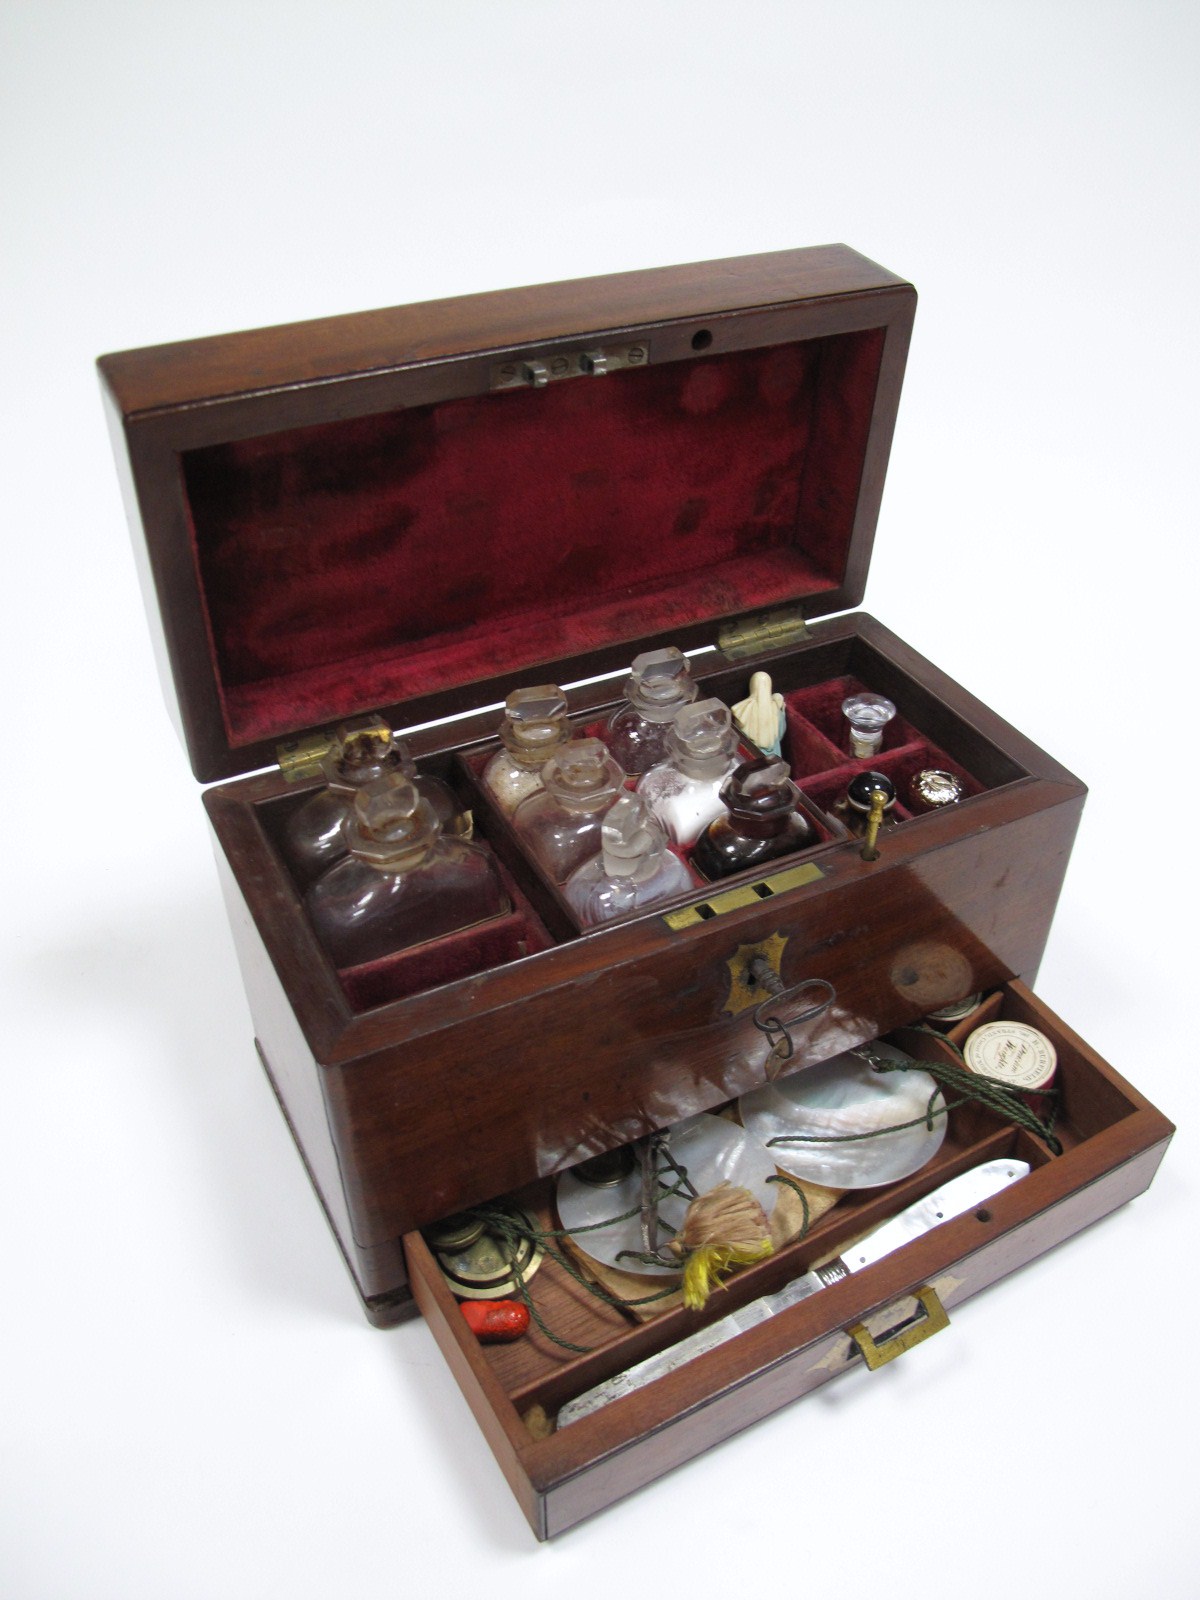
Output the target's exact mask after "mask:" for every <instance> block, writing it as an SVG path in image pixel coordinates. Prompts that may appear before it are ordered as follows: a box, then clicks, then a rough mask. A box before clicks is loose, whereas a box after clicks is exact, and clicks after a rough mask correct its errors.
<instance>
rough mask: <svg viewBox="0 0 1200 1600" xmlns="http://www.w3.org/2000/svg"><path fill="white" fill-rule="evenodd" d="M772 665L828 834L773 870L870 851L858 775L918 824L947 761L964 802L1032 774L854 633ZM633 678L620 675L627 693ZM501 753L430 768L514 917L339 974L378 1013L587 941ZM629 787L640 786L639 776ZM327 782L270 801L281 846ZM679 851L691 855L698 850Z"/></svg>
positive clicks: (741, 689)
mask: <svg viewBox="0 0 1200 1600" xmlns="http://www.w3.org/2000/svg"><path fill="white" fill-rule="evenodd" d="M703 662H704V658H703V656H701V657H700V658H698V660H697V661H696V662H695V663H694V670H695V671H696V672H697V673H698V674H701V675H700V677H699V681H700V685H701V693H702V694H704V695H715V696H716V697H717V698H719V699H722V700H724V701H725V702H726V704H730V705H733V704H736V703H737V702H738V701H739V700H742V699H744V698H745V697H746V695H747V694H748V692H749V678H750V673H751V671H752V670H753V668H752V667H751V666H740V667H736V668H725V669H723V670H721V671H720V672H715V673H711V674H703V673H702V669H703ZM772 668H773V671H774V674H775V683H776V686H777V688H778V690H779V692H780V693H781V694H782V695H783V699H784V706H785V711H786V719H787V725H786V730H785V732H784V736H783V755H784V757H785V759H786V760H787V761H788V762H789V764H790V766H791V768H792V774H793V777H794V779H795V781H796V783H797V784H798V785H799V787H800V790H801V802H800V807H801V809H802V810H803V811H804V813H805V815H806V816H807V817H808V818H809V820H810V821H811V822H812V824H813V828H814V831H815V834H816V842H815V843H814V844H812V845H810V846H809V847H808V849H807V850H805V851H800V852H796V853H795V854H793V855H788V856H780V857H777V858H776V859H775V860H773V861H772V862H771V863H770V867H771V870H772V871H777V870H780V869H781V868H782V867H785V866H787V865H788V864H790V863H792V862H795V861H797V860H802V859H804V858H806V857H808V856H811V855H814V854H816V853H818V852H821V851H824V850H826V849H830V848H833V847H835V846H837V845H839V844H842V845H844V847H845V848H858V844H857V841H853V840H851V841H849V842H847V834H846V830H845V828H844V827H843V826H842V824H841V822H840V821H839V820H838V817H837V816H836V814H831V808H832V807H834V806H835V804H836V802H837V801H838V799H839V798H840V797H841V796H843V795H844V794H845V791H846V788H847V785H848V784H849V782H850V780H851V779H852V778H853V777H854V776H855V774H856V773H858V772H861V771H867V770H877V771H880V772H883V773H885V774H886V775H887V776H888V777H890V778H891V779H892V780H893V782H894V783H895V785H896V791H897V796H898V798H897V801H896V805H895V807H894V809H893V811H892V813H891V815H892V817H893V818H894V820H895V822H896V823H898V824H903V825H904V826H906V827H909V826H920V825H921V823H922V820H923V818H922V816H921V814H920V813H918V812H916V811H915V808H914V807H913V804H912V802H911V800H910V801H909V803H908V804H905V800H906V798H907V796H908V785H909V784H910V782H911V780H912V778H913V776H914V775H915V774H916V773H917V772H919V771H921V770H922V769H923V768H926V767H937V768H940V769H942V770H946V771H950V772H953V773H954V774H955V775H956V776H957V777H958V778H959V779H960V780H961V782H962V784H963V788H964V799H963V801H961V802H959V804H966V803H968V802H969V800H970V799H971V798H972V797H975V796H978V795H982V794H985V793H987V792H989V791H991V790H993V789H996V788H999V787H1002V786H1003V785H1005V784H1007V783H1012V782H1015V781H1017V780H1018V779H1019V778H1021V777H1023V776H1024V775H1025V771H1024V769H1023V768H1022V767H1021V766H1019V765H1018V764H1017V763H1016V762H1015V761H1014V760H1013V759H1012V758H1011V757H1009V756H1008V755H1007V754H1006V753H1005V752H1004V751H1002V750H1000V749H999V748H998V747H997V746H996V745H994V744H993V743H991V742H990V741H989V740H986V739H985V738H983V736H982V735H980V734H979V733H978V732H977V730H975V729H973V728H972V727H971V726H970V725H969V724H968V723H966V722H965V721H964V720H963V719H962V718H961V717H959V716H957V715H955V714H954V713H952V712H950V711H949V710H948V709H947V707H946V706H945V705H944V703H943V702H942V701H941V700H939V699H938V697H937V696H936V695H935V694H933V693H931V692H930V691H929V690H928V689H926V688H925V687H924V686H923V685H921V684H920V683H918V682H917V680H916V679H915V678H913V677H912V676H911V675H909V674H907V673H904V672H902V671H901V670H900V669H898V668H897V667H896V666H895V665H894V663H892V662H891V661H889V660H888V659H887V658H886V657H885V656H884V655H882V654H881V653H880V652H878V651H876V650H874V649H872V648H870V647H869V646H867V645H866V644H865V643H864V642H863V641H862V640H861V639H858V638H851V639H844V640H839V641H835V642H833V643H831V644H819V645H814V646H811V647H808V648H805V649H801V650H797V651H796V652H795V653H794V654H792V655H790V656H788V657H787V658H785V659H783V660H779V661H775V662H773V663H772ZM621 681H622V680H621V679H616V680H614V690H615V691H617V692H619V686H620V684H621ZM859 688H869V689H872V690H875V691H876V692H878V693H884V694H887V695H888V696H889V697H890V698H891V699H892V700H893V701H894V702H895V704H896V706H897V715H896V716H895V718H894V719H893V720H892V721H891V722H890V723H888V725H887V727H886V729H885V730H884V740H883V748H882V750H881V751H880V752H879V754H877V755H876V756H874V757H870V758H866V759H856V758H854V757H853V756H851V754H850V751H849V742H848V730H847V726H846V719H845V717H844V716H843V715H842V711H841V706H842V701H843V700H844V699H845V698H846V696H847V695H848V694H850V693H851V692H853V691H854V690H856V689H859ZM618 704H620V701H619V700H618V699H615V698H614V700H613V701H611V702H610V703H609V705H608V706H605V707H602V708H600V709H599V710H598V711H596V710H594V711H592V712H589V713H588V714H587V715H586V716H582V717H579V718H577V719H576V724H577V727H578V731H579V732H580V733H582V734H586V735H589V736H595V737H599V736H601V734H602V732H603V729H604V726H605V723H606V721H607V717H608V715H609V713H610V711H611V710H613V709H615V708H616V706H617V705H618ZM498 722H499V717H497V723H498ZM498 748H499V742H498V740H497V739H488V740H484V741H482V742H479V743H476V744H473V745H471V746H468V747H467V748H465V749H463V750H462V751H460V752H458V753H457V754H452V753H443V754H441V755H436V756H432V757H429V758H427V759H425V760H424V761H423V762H421V763H420V764H419V765H420V767H421V769H422V770H425V771H430V772H434V773H436V774H437V776H439V777H441V778H442V779H443V780H445V781H446V782H448V783H449V784H450V785H451V787H452V788H453V789H454V790H455V791H456V792H457V794H458V796H459V798H460V800H461V801H462V803H463V804H464V806H465V807H467V808H468V809H469V810H470V811H471V812H472V814H473V817H474V826H475V832H474V837H475V840H476V842H477V843H479V844H481V845H482V846H483V847H484V848H485V849H487V850H489V851H491V852H492V853H493V854H494V855H495V856H496V857H497V859H498V863H499V866H500V869H501V873H502V876H503V877H504V880H505V885H506V888H507V890H508V895H509V899H510V901H511V902H512V907H513V909H512V912H511V913H510V914H509V915H508V916H505V917H500V918H494V919H492V920H491V921H490V922H485V923H480V924H477V925H476V926H475V927H473V928H468V929H464V930H463V931H462V932H460V933H455V934H452V935H449V936H447V937H445V938H442V939H438V940H435V941H431V942H430V943H428V944H424V945H419V946H416V947H414V948H412V949H409V950H404V951H400V952H398V953H396V954H394V955H390V956H386V957H384V958H382V959H381V960H378V961H374V962H371V963H369V964H368V965H365V966H360V967H354V968H347V969H344V970H342V971H339V974H338V976H339V980H340V982H341V984H342V987H343V990H344V992H345V994H346V996H347V998H348V999H349V1001H350V1004H351V1005H352V1006H353V1007H354V1008H355V1010H358V1011H366V1010H370V1009H371V1008H372V1007H375V1006H380V1005H385V1004H387V1003H389V1002H391V1001H394V1000H399V999H403V998H405V997H406V996H408V995H412V994H417V993H420V992H423V991H426V990H429V989H433V988H436V987H439V986H440V985H443V984H447V983H453V982H455V981H457V980H458V979H461V978H466V977H469V976H472V975H474V974H477V973H480V972H484V971H487V970H489V969H491V968H494V967H498V966H502V965H505V964H507V963H509V962H512V961H517V960H520V959H522V958H524V957H526V956H532V955H536V954H537V953H538V952H539V951H541V950H545V949H547V948H548V947H549V946H550V945H552V944H554V943H556V942H559V941H561V940H564V939H571V938H575V937H577V936H578V934H579V933H580V932H581V931H582V930H581V927H580V924H579V921H578V919H577V917H576V916H575V913H574V912H573V911H572V910H571V908H570V907H569V906H568V905H567V903H566V901H565V899H564V898H563V895H562V891H561V889H560V887H559V886H558V885H556V884H554V883H552V882H551V881H550V880H549V878H548V877H547V876H546V874H545V873H543V871H542V870H541V868H540V867H539V865H538V864H537V863H536V862H535V861H534V860H533V859H532V858H531V857H530V856H529V855H528V854H527V853H526V851H525V850H524V848H523V846H522V843H521V839H520V835H519V834H518V833H517V831H516V830H515V829H514V828H513V826H512V822H511V819H510V818H509V817H508V816H507V815H505V814H504V813H503V812H502V811H501V810H500V809H499V808H498V807H497V806H495V805H494V804H493V803H492V801H491V799H490V797H489V795H488V793H487V791H486V789H485V788H484V786H483V784H482V781H481V777H482V772H483V769H484V767H485V766H486V765H487V762H488V761H489V760H490V758H491V756H492V755H493V754H494V753H495V751H496V750H497V749H498ZM742 748H743V752H744V754H746V755H750V754H751V753H752V751H753V747H752V746H751V745H750V744H749V743H748V742H743V747H742ZM628 782H629V786H630V787H633V785H634V784H635V783H636V779H630V780H628ZM317 788H319V784H312V785H307V786H305V787H303V788H298V789H297V790H296V791H295V792H293V793H290V794H288V795H285V796H283V797H281V798H279V799H277V800H272V801H270V802H267V803H265V804H263V805H262V806H261V807H260V812H261V816H262V821H263V823H264V826H265V828H266V831H267V834H268V836H269V837H271V838H272V839H274V840H275V841H276V843H277V842H278V840H279V838H280V837H281V830H282V827H283V824H284V820H285V818H286V817H287V815H288V814H289V812H290V811H291V810H292V809H294V808H295V807H298V806H300V805H302V804H303V803H304V802H305V800H307V799H308V798H309V796H310V795H311V794H313V793H314V792H316V789H317ZM676 853H677V854H679V855H680V856H681V857H682V858H683V859H684V860H685V861H690V855H691V851H690V850H689V849H686V848H685V849H681V850H678V851H677V852H676ZM690 870H691V871H692V877H693V879H694V884H695V891H696V893H697V894H699V893H700V892H701V891H703V890H711V888H712V885H710V884H709V883H708V882H707V881H706V880H705V879H704V878H703V877H702V876H701V875H700V874H699V873H698V872H697V871H695V870H694V869H691V868H690ZM759 875H760V876H761V875H762V869H759ZM754 876H755V874H754V873H753V872H751V873H749V874H741V875H739V876H734V877H730V878H727V879H722V880H721V887H725V886H727V885H733V884H736V883H738V882H740V881H742V879H743V878H748V877H749V878H752V877H754ZM689 898H691V897H690V896H688V895H680V896H677V897H675V898H674V899H673V900H671V901H669V902H663V906H664V907H666V908H667V909H669V908H670V907H671V906H672V905H680V904H686V903H687V902H688V900H689ZM660 909H661V908H660V907H657V906H656V907H654V908H653V910H651V911H647V912H644V913H641V914H642V915H653V914H655V913H657V912H658V911H659V910H660Z"/></svg>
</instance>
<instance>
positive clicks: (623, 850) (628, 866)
mask: <svg viewBox="0 0 1200 1600" xmlns="http://www.w3.org/2000/svg"><path fill="white" fill-rule="evenodd" d="M692 887H693V883H692V877H691V874H690V873H689V872H688V869H687V868H686V867H685V866H684V864H683V862H682V861H681V860H680V859H679V857H678V856H676V855H672V854H671V852H670V850H668V849H667V836H666V833H665V832H664V830H663V826H662V824H661V823H660V822H659V820H658V818H657V817H656V816H655V815H654V813H653V812H652V811H651V810H650V809H649V807H648V806H647V805H646V802H645V801H644V800H643V799H641V797H640V796H639V795H636V794H623V795H622V796H621V798H620V799H619V800H617V801H615V802H614V803H613V805H612V807H611V808H610V810H609V811H608V813H607V815H606V816H605V818H604V824H603V827H602V829H601V850H600V854H599V855H598V856H595V857H593V859H592V860H591V861H585V862H584V864H583V866H581V867H577V868H576V869H575V871H574V872H573V873H572V874H571V876H570V877H569V878H568V879H567V886H566V889H565V890H564V893H565V895H566V899H567V903H568V905H570V906H571V907H572V908H573V910H574V911H575V912H576V914H577V915H578V917H579V920H580V921H581V922H582V923H583V925H584V927H585V928H587V927H593V926H594V925H595V924H596V923H599V922H608V921H610V920H611V919H612V918H613V917H624V916H628V915H629V914H630V913H631V912H633V911H641V910H642V909H643V908H644V907H645V906H652V905H657V904H658V903H659V901H660V900H668V899H670V898H671V896H672V895H677V894H683V893H685V892H686V891H687V890H688V889H691V888H692Z"/></svg>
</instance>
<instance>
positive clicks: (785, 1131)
mask: <svg viewBox="0 0 1200 1600" xmlns="http://www.w3.org/2000/svg"><path fill="white" fill-rule="evenodd" d="M871 1048H872V1050H873V1052H874V1053H876V1054H878V1055H881V1056H884V1057H886V1058H887V1059H888V1060H889V1061H898V1062H903V1061H909V1060H911V1057H909V1056H906V1055H905V1054H904V1052H903V1051H902V1050H897V1049H896V1048H895V1046H894V1045H889V1044H880V1043H878V1042H877V1043H875V1044H874V1045H872V1047H871ZM936 1091H937V1085H936V1084H935V1083H934V1081H933V1079H932V1078H931V1077H930V1076H929V1074H928V1073H927V1072H922V1071H921V1070H920V1068H917V1067H913V1068H911V1069H910V1070H909V1071H907V1072H876V1071H875V1070H874V1069H873V1068H872V1067H871V1066H869V1065H868V1063H867V1062H866V1061H864V1060H863V1059H862V1057H861V1056H856V1055H855V1054H854V1053H853V1052H851V1051H847V1052H846V1053H845V1054H844V1055H839V1056H833V1057H832V1058H831V1059H830V1060H829V1061H822V1062H821V1063H820V1064H819V1065H818V1066H815V1067H806V1068H805V1069H804V1070H803V1071H802V1072H797V1073H794V1074H793V1075H792V1076H791V1077H790V1078H780V1079H778V1080H777V1081H776V1082H775V1083H768V1084H765V1085H764V1086H763V1087H762V1088H761V1089H755V1090H753V1092H752V1093H750V1094H744V1095H743V1096H742V1098H741V1099H740V1100H739V1101H738V1113H739V1115H740V1116H741V1119H742V1122H743V1124H744V1125H745V1127H746V1130H747V1132H749V1133H752V1134H753V1135H754V1136H755V1138H756V1139H758V1140H760V1141H761V1143H762V1144H764V1145H765V1146H766V1147H767V1149H768V1151H769V1153H770V1154H771V1155H772V1156H773V1157H774V1159H775V1160H776V1161H777V1162H778V1163H779V1165H780V1166H781V1167H782V1168H783V1169H784V1171H785V1172H790V1173H791V1174H792V1176H793V1177H796V1178H804V1179H807V1180H808V1181H809V1182H811V1183H823V1184H827V1185H828V1186H829V1187H830V1188H831V1189H870V1188H874V1187H875V1186H876V1185H878V1184H883V1183H895V1182H896V1181H897V1179H899V1178H906V1177H908V1175H909V1173H912V1172H916V1171H917V1170H918V1169H919V1168H920V1167H923V1166H924V1165H925V1163H926V1162H927V1161H929V1160H931V1159H932V1158H933V1157H934V1156H935V1155H936V1154H937V1152H938V1150H939V1149H940V1148H941V1144H942V1140H943V1139H944V1138H945V1137H946V1116H945V1112H944V1110H943V1109H942V1108H943V1107H944V1104H945V1102H944V1101H943V1100H942V1097H941V1094H940V1093H937V1097H936V1099H935V1100H934V1102H933V1107H932V1109H933V1110H934V1111H935V1112H937V1113H939V1114H938V1115H935V1116H934V1117H933V1125H932V1128H930V1127H927V1126H926V1124H925V1122H924V1117H925V1114H926V1110H927V1108H928V1107H929V1101H930V1096H931V1095H934V1094H935V1093H936ZM917 1118H919V1119H921V1120H920V1121H918V1122H917V1123H916V1126H915V1127H906V1128H898V1127H897V1124H900V1123H907V1122H912V1121H914V1119H917ZM886 1128H897V1131H896V1132H893V1133H885V1132H881V1131H880V1130H882V1129H886ZM847 1134H870V1135H872V1137H870V1138H865V1139H863V1138H856V1139H851V1140H846V1139H845V1135H847ZM796 1135H804V1136H806V1140H812V1139H814V1138H815V1139H816V1140H817V1141H818V1142H804V1143H797V1144H771V1142H770V1141H771V1140H772V1139H776V1138H779V1137H781V1136H782V1137H787V1136H793V1137H794V1136H796Z"/></svg>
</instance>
